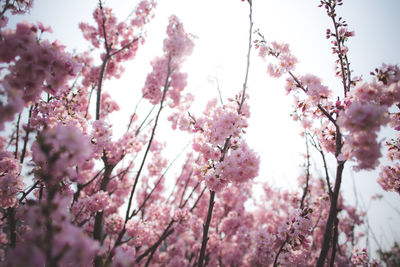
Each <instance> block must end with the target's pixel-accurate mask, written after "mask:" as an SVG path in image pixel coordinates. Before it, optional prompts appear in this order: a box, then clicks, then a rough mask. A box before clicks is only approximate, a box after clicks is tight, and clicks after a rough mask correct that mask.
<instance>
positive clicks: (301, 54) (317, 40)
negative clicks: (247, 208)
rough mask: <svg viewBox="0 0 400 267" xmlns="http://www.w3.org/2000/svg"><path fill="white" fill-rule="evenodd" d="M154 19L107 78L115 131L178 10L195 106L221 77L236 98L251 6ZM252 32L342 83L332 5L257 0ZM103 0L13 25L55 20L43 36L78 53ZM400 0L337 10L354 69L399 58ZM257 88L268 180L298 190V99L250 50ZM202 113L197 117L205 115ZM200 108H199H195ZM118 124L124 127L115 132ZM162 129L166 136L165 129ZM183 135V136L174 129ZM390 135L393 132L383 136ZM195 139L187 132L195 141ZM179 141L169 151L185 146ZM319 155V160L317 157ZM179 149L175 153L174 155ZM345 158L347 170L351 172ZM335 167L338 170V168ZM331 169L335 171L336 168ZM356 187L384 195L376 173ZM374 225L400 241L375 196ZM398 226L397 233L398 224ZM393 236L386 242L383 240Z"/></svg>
mask: <svg viewBox="0 0 400 267" xmlns="http://www.w3.org/2000/svg"><path fill="white" fill-rule="evenodd" d="M137 2H138V1H136V0H135V1H123V0H108V1H106V6H111V7H115V9H114V10H115V13H116V14H117V15H118V16H120V18H122V19H124V18H125V17H126V16H127V15H128V14H129V12H130V11H131V10H132V8H133V7H134V6H135V5H136V3H137ZM159 2H160V3H159V4H158V7H157V9H156V17H155V19H154V20H153V21H152V23H151V24H150V25H149V27H148V28H147V29H148V37H147V41H146V44H145V46H143V47H141V48H140V49H139V53H138V56H137V58H136V59H135V60H134V62H133V63H132V64H129V65H127V66H126V75H125V76H122V79H121V80H119V81H113V82H106V84H105V89H106V91H108V92H110V93H111V94H112V96H113V97H114V98H115V99H116V101H118V103H119V104H120V106H121V113H120V114H119V116H120V117H117V116H116V117H115V120H114V119H113V123H114V126H115V129H124V127H126V123H127V119H124V120H121V119H119V118H126V116H128V115H127V114H129V113H128V112H131V111H132V110H133V108H134V105H135V104H136V102H137V101H138V99H139V97H140V94H141V89H142V86H143V84H144V79H145V77H146V74H147V73H148V72H149V71H150V70H151V68H150V64H149V62H150V61H151V59H152V58H153V57H154V56H157V55H160V54H161V48H162V40H163V39H164V37H165V29H166V26H167V22H168V17H169V16H170V15H171V14H176V15H177V16H178V17H179V18H180V19H181V20H182V22H183V23H184V27H185V29H186V31H187V32H191V33H193V34H195V35H197V37H198V39H197V40H196V46H195V50H194V54H193V56H192V57H190V58H189V59H188V60H187V63H186V65H185V71H186V72H188V74H189V86H188V90H190V91H192V92H194V93H195V94H196V100H195V101H196V102H195V104H194V107H193V109H195V110H196V109H197V110H199V109H198V108H199V107H203V106H204V104H205V101H206V100H207V99H210V97H217V96H218V92H217V90H216V85H215V83H214V84H213V83H210V80H211V79H214V78H217V79H218V81H219V85H220V89H221V91H222V96H223V97H224V100H225V101H226V98H228V97H233V96H234V95H235V94H236V93H237V92H238V91H239V90H240V89H241V87H242V83H243V80H244V73H245V61H246V54H247V40H248V5H247V4H246V3H243V2H241V1H240V0H202V1H199V0H168V1H165V0H164V1H163V0H160V1H159ZM253 2H254V4H253V13H254V14H253V15H254V17H253V19H254V29H256V28H259V29H260V30H261V32H263V33H264V35H265V37H266V38H267V40H278V41H284V42H287V43H289V44H290V48H291V50H292V52H293V54H295V55H296V56H297V58H298V59H299V64H298V68H297V71H298V72H299V73H300V74H305V73H313V74H315V75H317V76H319V77H321V78H322V81H323V83H324V84H325V85H328V86H329V87H330V88H332V89H335V88H340V84H339V82H338V80H337V78H335V77H334V75H333V66H334V64H333V61H334V60H335V58H334V56H333V55H332V54H331V52H330V51H331V50H330V43H329V41H328V40H326V39H325V30H326V28H328V27H331V22H330V19H329V18H328V17H327V16H326V13H325V10H324V9H322V8H318V7H317V5H318V3H319V1H318V0H279V1H277V0H275V1H270V0H253ZM97 3H98V2H97V0H85V1H82V0H68V1H65V0H36V1H35V4H34V8H33V9H32V10H31V14H30V16H26V17H24V18H21V17H17V18H14V19H12V20H11V23H10V25H13V24H15V22H16V21H21V20H22V19H25V20H29V21H32V22H36V21H41V22H43V23H44V24H45V25H50V26H51V27H52V28H53V30H54V34H51V35H47V36H45V38H50V39H53V38H54V39H58V40H60V41H61V43H63V44H65V45H66V46H67V48H68V49H70V51H72V49H73V48H76V49H77V51H83V50H84V49H86V48H87V47H88V45H89V44H88V42H86V41H85V40H84V39H83V37H82V35H81V33H80V30H79V29H78V23H79V22H81V21H85V22H90V23H93V19H92V12H93V9H94V7H95V6H96V5H97ZM399 11H400V1H398V0H380V1H377V0H346V1H344V6H343V7H341V8H339V9H338V13H339V15H340V16H343V17H344V19H345V20H346V21H347V22H348V23H349V25H350V26H349V28H350V29H352V30H355V33H356V36H355V37H354V38H351V40H350V41H349V42H348V46H349V48H350V53H349V58H350V62H351V67H352V68H353V69H354V70H355V72H354V74H353V75H356V76H359V75H362V76H363V77H364V78H365V79H368V78H369V74H368V73H369V72H370V71H371V70H373V69H374V68H375V67H379V66H380V65H381V63H382V62H385V63H391V64H396V63H400V53H399V51H398V49H399V47H400V39H399V30H398V27H399V26H400V16H398V14H399ZM249 79H250V80H249V84H248V85H249V91H248V92H249V94H250V100H249V101H250V104H251V112H252V117H251V120H250V127H249V129H248V134H247V140H248V142H249V144H250V146H251V147H253V148H254V149H255V150H256V151H257V152H258V153H259V154H260V156H261V165H262V167H261V172H260V179H268V180H270V181H272V182H273V183H274V184H275V185H276V186H283V187H286V188H288V187H289V188H295V187H296V186H297V180H296V178H297V176H298V174H299V171H300V170H299V168H298V166H299V164H301V163H302V162H303V159H302V157H301V156H300V154H301V153H304V152H305V145H304V141H303V139H301V138H300V137H299V134H298V133H299V128H298V126H297V124H296V123H294V122H292V120H291V119H290V117H289V113H290V111H291V103H292V98H291V97H288V96H286V95H285V93H284V88H283V85H284V80H283V79H282V80H279V81H277V80H274V79H272V78H270V77H268V76H267V74H266V64H265V63H264V62H263V61H262V60H261V59H260V58H259V57H258V56H256V52H255V51H254V50H253V51H252V58H251V67H250V76H249ZM201 111H202V109H200V111H197V114H200V112H201ZM194 113H195V114H196V112H194ZM114 131H116V130H114ZM159 133H160V135H159V136H162V135H163V133H162V132H161V131H159ZM174 135H176V134H174ZM384 135H385V134H384ZM187 140H189V139H187ZM184 144H185V142H182V141H180V140H179V142H178V143H177V145H176V147H172V148H171V146H170V147H169V149H171V151H176V148H179V149H180V148H181V147H183V146H184ZM315 156H316V158H317V157H318V155H317V154H315ZM172 157H174V156H171V158H172ZM349 169H350V168H349V166H348V165H347V170H349ZM334 172H335V170H334V168H332V169H331V173H334ZM331 176H332V175H331ZM354 177H355V179H354V180H355V183H356V188H357V191H358V192H360V195H361V198H362V199H364V201H365V202H368V201H369V197H370V196H371V195H372V194H374V193H376V192H379V193H382V192H383V191H382V190H381V189H380V186H379V185H378V184H377V183H376V178H377V172H372V173H367V172H361V173H355V174H354ZM352 186H353V184H352V179H351V174H350V171H347V172H345V175H344V181H343V186H342V188H343V190H342V191H343V192H344V194H345V196H346V199H347V200H348V201H350V202H351V201H354V195H353V187H352ZM384 195H385V198H386V199H387V201H389V202H391V203H392V205H393V206H397V207H399V206H400V205H399V203H400V199H399V195H398V194H397V195H396V194H395V193H385V194H384ZM370 214H371V215H372V216H370V220H371V226H372V227H373V228H374V229H375V232H376V233H377V234H378V238H380V236H382V244H383V245H384V246H386V245H387V244H389V243H391V242H392V240H393V239H396V240H397V241H399V240H400V232H399V231H398V230H396V229H398V227H397V228H396V225H397V226H398V225H400V218H399V216H398V215H396V214H395V213H393V211H392V210H391V209H390V208H388V207H387V205H386V204H384V202H379V203H375V204H373V205H372V206H371V209H370ZM390 228H392V230H391V229H390ZM385 239H387V241H386V240H385Z"/></svg>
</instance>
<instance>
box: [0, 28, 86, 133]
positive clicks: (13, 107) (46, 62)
mask: <svg viewBox="0 0 400 267" xmlns="http://www.w3.org/2000/svg"><path fill="white" fill-rule="evenodd" d="M45 31H49V29H48V28H46V27H44V26H43V25H42V24H40V23H39V24H38V26H36V25H32V24H29V23H27V22H25V23H19V24H17V28H16V30H9V29H0V51H1V52H0V63H2V64H7V66H8V68H7V72H4V70H2V74H3V75H4V76H3V77H2V78H1V88H0V94H1V95H4V97H5V98H4V99H3V100H2V102H1V103H0V114H1V115H0V129H3V127H4V123H5V122H6V121H11V120H13V118H14V115H15V114H16V113H19V112H21V111H22V109H23V108H24V106H27V105H29V103H31V102H35V101H37V100H38V99H39V98H40V96H41V93H42V92H43V91H45V92H47V93H49V94H51V95H55V94H56V93H57V92H58V91H59V90H60V89H61V88H63V87H64V86H65V84H66V82H67V81H68V79H70V78H71V77H73V76H74V75H75V73H76V71H77V68H78V65H77V64H76V63H75V62H74V61H73V59H72V58H71V56H70V55H69V54H68V53H66V52H65V51H64V46H62V45H60V44H59V43H58V42H53V43H50V42H49V41H47V40H41V39H40V38H39V36H38V35H39V34H41V33H43V32H45ZM3 101H6V102H3Z"/></svg>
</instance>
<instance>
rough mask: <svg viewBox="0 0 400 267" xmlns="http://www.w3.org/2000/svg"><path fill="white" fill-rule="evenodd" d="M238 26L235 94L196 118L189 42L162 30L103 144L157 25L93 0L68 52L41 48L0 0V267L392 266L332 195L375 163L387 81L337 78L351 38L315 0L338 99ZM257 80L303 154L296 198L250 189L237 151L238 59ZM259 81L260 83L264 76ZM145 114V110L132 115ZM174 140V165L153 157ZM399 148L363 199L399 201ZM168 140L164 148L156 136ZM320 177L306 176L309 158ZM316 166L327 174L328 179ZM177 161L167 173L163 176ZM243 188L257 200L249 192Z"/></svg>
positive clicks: (176, 30)
mask: <svg viewBox="0 0 400 267" xmlns="http://www.w3.org/2000/svg"><path fill="white" fill-rule="evenodd" d="M242 2H243V3H242V5H243V16H244V17H246V16H248V18H249V20H248V39H247V40H246V42H247V51H238V53H243V55H246V67H245V73H243V75H244V80H243V83H242V84H241V85H240V86H239V87H240V90H238V91H237V92H234V93H233V94H232V95H230V97H229V98H228V99H227V100H225V99H222V97H221V98H220V99H219V100H218V99H216V98H215V99H209V101H208V103H207V105H206V108H205V109H204V111H203V112H202V113H200V114H198V113H195V112H193V111H192V107H191V104H192V103H193V101H194V100H195V97H196V96H195V95H192V94H190V93H188V92H187V90H185V89H186V87H187V78H188V75H190V73H185V72H184V70H183V67H182V66H183V64H184V62H185V61H186V60H189V56H190V55H191V53H192V51H193V49H194V47H195V43H196V36H195V35H194V34H191V33H188V32H187V31H186V29H185V27H184V24H183V22H182V21H181V20H180V19H179V18H178V17H177V16H175V15H171V16H170V17H169V21H168V25H165V27H166V35H165V39H164V41H163V48H162V51H161V53H160V54H157V55H156V56H155V57H154V58H153V59H152V60H151V63H150V64H151V71H150V72H149V73H148V74H147V76H146V78H145V81H144V85H143V87H142V89H141V93H142V98H141V99H140V101H138V104H137V105H136V108H135V110H134V111H133V113H132V114H130V115H129V116H128V117H127V118H125V119H126V129H125V131H124V132H123V133H122V134H121V135H120V137H119V138H118V137H117V136H118V135H117V134H116V133H114V132H113V130H114V129H113V126H112V124H111V116H110V114H113V113H115V112H118V110H119V109H120V106H119V104H118V103H117V102H116V101H115V100H113V96H112V94H111V93H110V92H108V91H105V90H106V87H107V82H109V81H110V80H112V79H120V78H121V77H122V74H123V73H124V70H125V69H124V65H125V64H126V63H127V62H128V61H129V62H130V61H134V60H135V57H136V55H137V54H138V53H140V48H141V46H143V45H145V40H146V27H147V25H148V24H149V23H151V20H152V19H153V17H154V16H156V15H157V3H156V1H154V0H141V1H140V2H138V3H137V5H136V7H135V8H134V9H133V11H132V12H131V13H130V16H129V17H128V18H127V19H125V20H120V18H118V17H117V16H116V15H115V14H114V13H113V9H112V8H111V7H108V6H106V4H105V2H104V1H102V0H99V1H98V5H97V7H96V9H95V10H94V11H93V18H94V21H95V24H94V25H92V24H90V23H84V22H82V23H80V24H79V29H80V31H81V32H82V34H83V36H84V38H85V39H86V40H87V41H88V43H89V44H90V48H89V49H88V50H87V51H84V52H80V53H73V54H71V53H69V52H67V50H66V49H65V47H64V46H63V45H62V44H61V43H60V42H58V41H54V42H51V41H49V40H47V39H45V37H46V36H47V35H49V34H51V32H52V29H51V28H50V27H49V26H46V25H43V24H42V23H37V24H30V23H28V22H25V23H18V24H17V25H16V27H15V29H13V28H10V27H8V26H7V25H8V20H9V17H10V16H16V15H23V14H24V13H25V12H28V11H29V9H30V8H31V7H32V4H33V1H29V0H14V1H10V0H5V1H0V8H1V9H0V48H1V49H0V62H1V66H2V67H1V69H0V73H1V76H0V83H1V85H0V94H1V98H0V130H2V131H3V132H2V136H1V137H0V155H1V157H0V201H1V209H0V213H1V220H0V227H1V229H2V231H1V232H0V237H1V238H0V242H1V246H0V262H1V264H2V265H4V266H34V265H37V266H96V267H100V266H274V267H275V266H293V265H295V266H312V265H316V266H326V265H329V266H379V265H381V264H382V263H383V262H384V263H386V264H387V265H388V266H391V265H393V264H395V263H396V262H399V253H398V244H397V243H395V244H394V245H393V247H392V250H391V251H387V252H386V251H383V250H380V252H379V253H380V255H381V261H382V263H381V262H379V261H378V260H377V259H373V257H372V255H371V252H370V251H368V250H367V248H364V247H362V246H363V243H362V242H361V240H362V239H363V237H364V235H365V233H364V232H362V231H358V229H360V227H361V226H363V225H365V224H366V221H365V218H366V217H365V212H363V211H362V210H361V209H358V208H357V207H355V206H352V205H349V204H348V203H346V201H345V199H344V198H343V196H342V194H341V183H342V179H343V176H344V173H343V170H344V168H345V165H346V163H347V162H350V161H352V162H354V163H355V165H354V170H355V171H359V170H374V169H375V168H377V167H378V165H379V161H378V160H379V158H381V157H382V155H381V152H380V151H381V150H380V147H381V145H382V144H381V143H382V142H381V141H380V140H379V139H378V131H379V130H380V128H381V127H382V126H386V125H388V126H390V127H392V128H393V129H394V130H395V131H397V133H398V131H399V130H400V127H399V118H400V113H399V112H400V111H399V109H400V69H399V68H398V66H395V65H385V64H383V65H382V66H381V67H378V68H376V69H375V70H374V71H372V72H371V78H370V79H365V80H362V79H361V78H357V77H353V75H352V73H353V70H352V69H351V68H350V62H351V58H350V56H349V53H348V51H349V49H348V47H347V42H348V41H349V40H350V39H351V37H353V36H354V32H353V31H352V30H350V28H349V26H348V25H347V23H346V21H345V20H344V19H343V18H342V17H340V15H339V14H340V6H341V5H342V4H343V1H342V0H321V1H319V5H320V7H321V9H323V10H325V11H326V14H327V16H328V18H329V19H330V20H331V22H332V26H331V27H330V28H329V29H328V30H327V31H326V37H327V39H329V40H330V41H331V44H332V52H333V54H334V55H335V56H336V61H335V73H334V74H335V75H336V76H337V78H338V79H339V80H340V83H341V86H342V88H341V89H340V90H334V89H333V88H329V87H328V86H326V85H323V84H322V79H321V78H320V77H317V76H316V75H314V74H302V73H298V72H297V71H296V64H297V62H298V60H297V58H296V57H295V55H293V54H292V53H291V50H290V48H289V45H288V44H285V43H279V42H276V41H269V40H268V39H267V38H273V37H272V36H268V37H266V36H264V35H263V33H262V31H261V30H254V28H253V25H254V22H253V1H252V0H246V1H244V0H242ZM254 52H258V55H259V56H260V57H261V58H262V59H263V60H265V61H266V64H265V66H264V67H265V71H266V72H267V73H268V74H269V75H270V76H271V77H274V78H280V77H282V76H285V77H286V86H285V90H286V92H287V94H290V95H292V96H293V98H294V112H293V114H292V118H293V119H294V120H295V121H297V122H299V123H300V129H301V130H300V131H301V134H302V136H303V139H304V142H305V147H306V153H305V154H304V165H303V166H302V172H301V173H300V174H299V176H298V178H297V180H298V190H281V189H280V188H275V187H274V186H273V185H271V184H270V183H268V182H265V181H262V182H259V181H258V180H255V178H256V177H257V176H258V175H259V168H260V164H262V161H261V160H262V159H261V158H260V156H259V155H258V154H257V153H256V152H255V149H254V148H252V147H251V146H250V145H249V144H248V142H247V141H246V129H247V128H248V127H249V126H250V125H249V118H250V116H251V107H250V105H249V101H248V99H249V98H250V97H251V92H250V91H249V90H248V89H250V88H248V87H249V86H248V80H249V73H250V65H251V64H250V60H251V54H252V53H254ZM266 79H267V77H266ZM143 102H145V104H147V105H148V106H149V107H151V108H150V109H149V111H148V112H147V113H140V112H138V111H137V110H138V109H137V106H139V104H140V103H143ZM164 117H166V118H167V121H168V122H169V123H170V125H171V127H172V129H173V130H174V131H180V132H184V133H186V134H187V135H188V136H190V139H191V142H190V144H189V145H188V146H187V147H188V148H189V149H188V150H189V151H188V152H186V153H184V151H181V152H179V153H178V155H177V156H176V157H175V158H174V157H166V156H165V155H164V153H163V152H164V151H165V149H166V146H167V145H168V142H165V141H164V140H163V138H162V134H161V130H162V128H161V127H160V123H161V121H162V120H163V118H164ZM399 138H400V136H399V135H397V136H396V137H395V138H393V139H391V140H389V141H387V142H386V143H385V145H386V146H387V150H388V153H387V158H388V159H389V160H388V162H389V163H390V165H387V166H383V167H382V169H381V172H380V175H379V178H378V183H377V186H381V187H382V188H383V189H384V190H386V191H393V192H396V193H399V194H400V178H399V177H400V176H399V173H400V166H399V159H400V152H399V151H400V146H399ZM167 141H168V139H167ZM312 150H313V151H314V152H316V155H317V156H318V157H320V158H321V159H322V162H323V164H322V165H321V166H319V168H320V169H321V170H322V172H323V175H318V174H315V173H314V172H312V170H311V167H310V166H311V160H312V157H313V156H314V155H315V154H313V153H312ZM327 157H333V158H334V159H335V162H336V168H335V170H334V177H331V175H330V171H329V168H330V167H329V165H328V163H327ZM178 158H181V162H182V165H181V167H180V170H181V172H180V173H179V174H178V175H174V174H172V175H171V174H170V173H169V172H168V170H169V169H170V167H171V166H172V165H173V164H175V161H177V159H178ZM255 188H258V192H259V193H260V194H258V193H256V191H257V190H255Z"/></svg>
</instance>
